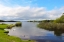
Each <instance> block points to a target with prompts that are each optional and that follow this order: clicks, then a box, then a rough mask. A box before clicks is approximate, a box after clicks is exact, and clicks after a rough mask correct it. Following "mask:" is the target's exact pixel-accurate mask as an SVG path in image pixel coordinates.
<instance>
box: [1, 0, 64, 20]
mask: <svg viewBox="0 0 64 42" xmlns="http://www.w3.org/2000/svg"><path fill="white" fill-rule="evenodd" d="M3 8H4V9H3ZM0 9H2V11H1V12H0V15H1V19H4V18H2V17H3V14H4V17H5V19H11V18H12V17H13V18H14V19H20V20H21V18H22V19H55V18H58V17H60V16H61V14H62V13H63V12H64V0H0ZM13 11H14V12H13ZM26 11H27V12H26ZM3 12H4V13H3ZM13 14H14V16H13ZM15 15H16V16H15ZM20 15H22V16H20ZM28 15H30V16H28ZM53 17H54V18H53Z"/></svg>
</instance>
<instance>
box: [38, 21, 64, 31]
mask: <svg viewBox="0 0 64 42" xmlns="http://www.w3.org/2000/svg"><path fill="white" fill-rule="evenodd" d="M38 27H40V28H43V29H46V30H64V23H50V22H48V23H44V22H41V23H39V24H38Z"/></svg>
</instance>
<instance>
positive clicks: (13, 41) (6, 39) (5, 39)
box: [0, 24, 35, 42]
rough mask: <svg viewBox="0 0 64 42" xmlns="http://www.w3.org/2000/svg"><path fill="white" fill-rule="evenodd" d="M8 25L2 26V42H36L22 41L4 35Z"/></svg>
mask: <svg viewBox="0 0 64 42" xmlns="http://www.w3.org/2000/svg"><path fill="white" fill-rule="evenodd" d="M7 26H8V25H7V24H0V42H35V41H33V40H30V41H29V40H21V39H20V38H18V37H14V36H9V35H7V34H6V33H4V32H5V31H4V29H5V28H7Z"/></svg>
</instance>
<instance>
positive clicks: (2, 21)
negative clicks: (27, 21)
mask: <svg viewBox="0 0 64 42" xmlns="http://www.w3.org/2000/svg"><path fill="white" fill-rule="evenodd" d="M0 22H19V21H14V20H9V21H5V20H0Z"/></svg>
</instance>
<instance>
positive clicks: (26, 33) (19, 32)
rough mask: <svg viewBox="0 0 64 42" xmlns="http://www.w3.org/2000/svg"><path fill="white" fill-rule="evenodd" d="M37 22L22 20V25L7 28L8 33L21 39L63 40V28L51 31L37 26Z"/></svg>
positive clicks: (61, 41)
mask: <svg viewBox="0 0 64 42" xmlns="http://www.w3.org/2000/svg"><path fill="white" fill-rule="evenodd" d="M9 24H10V23H9ZM37 24H38V23H36V22H35V23H34V22H22V27H13V28H12V29H11V30H9V35H12V36H17V37H19V38H21V39H34V40H37V41H41V40H43V41H44V42H45V40H50V41H51V42H55V41H56V42H64V37H63V36H64V34H63V33H64V32H63V30H55V31H52V30H45V29H40V28H38V27H37ZM59 40H60V41H59Z"/></svg>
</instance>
